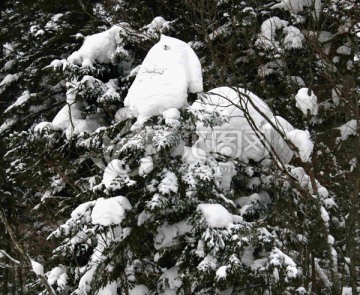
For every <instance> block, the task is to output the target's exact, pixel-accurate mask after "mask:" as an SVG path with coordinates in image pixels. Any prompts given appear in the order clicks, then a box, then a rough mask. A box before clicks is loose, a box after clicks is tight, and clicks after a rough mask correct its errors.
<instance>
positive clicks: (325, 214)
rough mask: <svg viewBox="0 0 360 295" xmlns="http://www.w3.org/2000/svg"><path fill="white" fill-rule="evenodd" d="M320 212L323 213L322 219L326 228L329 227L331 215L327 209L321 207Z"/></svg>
mask: <svg viewBox="0 0 360 295" xmlns="http://www.w3.org/2000/svg"><path fill="white" fill-rule="evenodd" d="M320 211H321V219H322V220H323V221H324V223H325V226H326V227H329V221H330V216H329V213H328V212H327V211H326V209H325V208H324V207H323V206H321V207H320Z"/></svg>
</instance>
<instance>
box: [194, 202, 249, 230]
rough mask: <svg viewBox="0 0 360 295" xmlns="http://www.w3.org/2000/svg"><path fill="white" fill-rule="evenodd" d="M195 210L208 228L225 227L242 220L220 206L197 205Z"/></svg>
mask: <svg viewBox="0 0 360 295" xmlns="http://www.w3.org/2000/svg"><path fill="white" fill-rule="evenodd" d="M197 210H198V211H200V212H201V213H202V215H203V216H204V218H205V222H206V223H207V225H208V226H209V227H214V228H217V227H227V226H229V225H231V224H233V223H234V222H241V221H242V218H239V216H236V215H232V214H231V213H230V212H229V211H228V210H227V209H226V208H225V207H223V206H222V205H220V204H199V205H198V206H197Z"/></svg>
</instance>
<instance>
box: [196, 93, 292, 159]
mask: <svg viewBox="0 0 360 295" xmlns="http://www.w3.org/2000/svg"><path fill="white" fill-rule="evenodd" d="M191 108H192V110H193V111H195V112H196V111H206V112H208V113H214V112H217V113H219V114H220V115H221V116H223V117H227V118H228V121H227V122H226V123H224V124H222V125H221V126H214V127H213V128H209V127H205V126H204V125H203V124H202V123H201V122H199V123H198V125H197V134H198V135H199V140H198V141H197V142H196V144H195V145H196V146H197V147H198V148H201V149H203V150H205V151H206V152H211V153H214V154H221V155H223V156H226V157H229V158H237V159H239V160H241V161H243V162H248V161H249V160H250V159H251V160H254V161H257V162H258V161H261V160H262V159H264V158H266V157H268V156H269V153H270V152H272V153H275V154H276V155H277V159H279V160H281V161H282V162H284V163H288V162H289V161H290V160H291V158H292V156H293V153H292V151H291V149H290V148H289V147H288V145H287V144H286V143H285V141H284V139H283V137H284V134H285V133H286V132H288V131H292V130H294V128H293V127H292V126H291V124H290V123H288V122H287V121H286V120H285V119H283V118H282V117H279V116H274V115H273V113H272V111H271V110H270V108H269V107H268V105H267V104H266V103H265V102H264V101H263V100H262V99H260V98H259V97H257V96H256V95H255V94H253V93H251V92H249V91H247V90H244V89H241V88H238V89H233V88H230V87H220V88H215V89H213V90H211V91H209V93H208V94H207V95H205V96H203V97H202V99H201V100H200V99H199V100H197V101H196V102H195V103H194V104H193V105H192V107H191ZM274 127H275V128H274Z"/></svg>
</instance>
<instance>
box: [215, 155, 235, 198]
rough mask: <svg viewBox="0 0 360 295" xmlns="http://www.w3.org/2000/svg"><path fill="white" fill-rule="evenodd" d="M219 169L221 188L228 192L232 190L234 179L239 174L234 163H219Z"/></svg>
mask: <svg viewBox="0 0 360 295" xmlns="http://www.w3.org/2000/svg"><path fill="white" fill-rule="evenodd" d="M219 169H220V172H221V188H222V189H223V190H224V191H228V190H230V186H231V180H232V178H233V177H234V176H235V175H236V174H237V172H236V168H235V165H234V162H232V161H228V162H225V163H219Z"/></svg>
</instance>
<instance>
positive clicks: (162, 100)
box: [124, 35, 203, 130]
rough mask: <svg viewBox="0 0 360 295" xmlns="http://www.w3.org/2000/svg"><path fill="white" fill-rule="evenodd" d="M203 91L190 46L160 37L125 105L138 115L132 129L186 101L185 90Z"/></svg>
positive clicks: (144, 63)
mask: <svg viewBox="0 0 360 295" xmlns="http://www.w3.org/2000/svg"><path fill="white" fill-rule="evenodd" d="M202 90H203V84H202V73H201V64H200V61H199V59H198V57H197V56H196V54H195V52H194V51H193V50H192V49H191V47H190V46H189V45H188V44H186V43H185V42H183V41H180V40H178V39H175V38H171V37H167V36H165V35H162V36H161V39H160V41H159V42H158V43H157V44H155V45H154V46H153V47H152V48H151V49H150V51H149V52H148V54H147V56H146V58H145V59H144V61H143V63H142V65H141V67H140V69H139V72H138V74H137V76H136V78H135V80H134V82H133V84H132V85H131V87H130V89H129V92H128V95H127V96H126V98H125V101H124V105H125V107H129V109H130V111H131V112H132V114H133V115H134V116H135V117H137V122H136V123H135V124H134V126H133V130H134V129H136V128H139V127H141V126H142V124H143V123H144V122H146V121H147V120H148V119H149V118H150V117H152V116H156V115H162V114H163V112H164V111H165V110H167V109H170V108H176V109H180V108H182V107H184V106H185V105H186V104H187V96H188V92H191V93H196V92H201V91H202Z"/></svg>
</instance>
